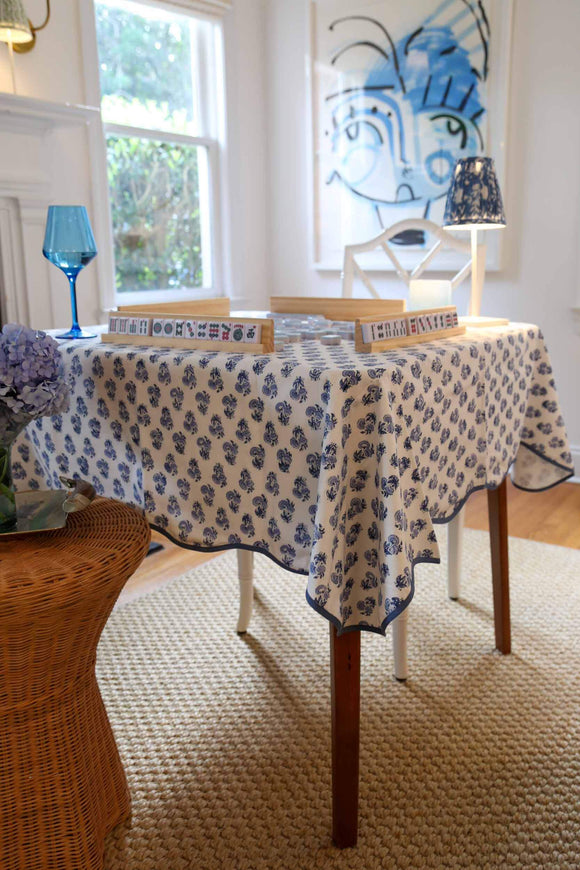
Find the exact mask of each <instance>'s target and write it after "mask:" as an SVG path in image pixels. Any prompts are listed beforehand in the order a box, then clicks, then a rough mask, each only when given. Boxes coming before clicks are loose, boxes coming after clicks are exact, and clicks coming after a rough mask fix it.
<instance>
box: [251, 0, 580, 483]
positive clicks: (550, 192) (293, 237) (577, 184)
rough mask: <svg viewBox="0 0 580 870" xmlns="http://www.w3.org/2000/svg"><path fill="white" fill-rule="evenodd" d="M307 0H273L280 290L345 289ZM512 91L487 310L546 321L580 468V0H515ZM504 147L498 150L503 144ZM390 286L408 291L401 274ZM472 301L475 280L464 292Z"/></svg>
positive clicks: (271, 102) (276, 276)
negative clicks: (318, 170) (321, 235)
mask: <svg viewBox="0 0 580 870" xmlns="http://www.w3.org/2000/svg"><path fill="white" fill-rule="evenodd" d="M308 5H309V4H308V0H291V2H290V0H270V2H269V16H268V73H267V79H268V82H269V92H268V116H269V124H270V126H269V140H270V212H269V225H270V247H271V271H270V287H271V288H272V291H271V292H275V293H277V294H280V295H290V294H305V295H335V294H337V293H339V292H340V276H339V274H338V273H330V274H329V273H327V272H326V273H319V272H316V271H314V270H313V269H312V268H311V265H310V250H311V240H310V230H309V221H308V219H307V215H308V209H309V202H310V176H309V157H308V150H307V143H308V127H307V106H308V92H307V77H306V70H307V67H308V63H307V61H308V50H309V15H308ZM513 24H514V26H513V47H512V73H511V81H510V92H509V117H510V121H509V132H508V154H507V171H506V176H507V183H506V186H505V190H504V197H505V207H506V214H507V220H508V228H507V229H506V230H505V231H504V232H505V234H506V235H505V247H504V252H505V256H504V268H503V269H502V271H501V272H500V273H495V274H494V273H490V274H489V275H488V277H487V280H486V287H485V291H484V299H483V306H482V313H483V314H497V315H504V316H506V317H509V318H511V319H512V320H521V321H528V322H535V323H539V324H541V326H542V328H543V329H544V332H545V335H546V339H547V342H548V348H549V350H550V353H551V357H552V361H553V365H554V371H555V377H556V384H557V386H558V390H559V394H560V398H561V403H562V407H563V412H564V417H565V419H566V423H567V426H568V432H569V436H570V440H571V442H572V444H573V445H577V448H576V450H577V451H578V452H577V455H576V467H577V471H579V472H580V401H579V397H580V393H579V388H578V383H579V380H580V324H579V321H578V319H575V318H574V316H573V314H572V310H571V309H572V307H573V306H575V305H578V304H580V301H579V297H578V285H579V280H580V262H579V258H578V249H579V248H580V244H579V240H580V226H579V219H580V111H579V109H580V52H578V48H577V43H578V34H579V33H580V2H578V0H552V2H549V3H547V2H545V0H516V2H515V10H514V22H513ZM492 156H493V155H492ZM383 287H384V289H385V291H386V292H387V293H388V294H390V295H393V296H402V295H405V291H404V288H402V287H401V285H400V284H399V283H398V282H397V280H396V279H394V278H387V279H383ZM457 299H458V307H459V308H460V309H465V307H466V290H463V292H462V291H461V290H459V291H458V297H457Z"/></svg>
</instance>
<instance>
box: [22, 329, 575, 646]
mask: <svg viewBox="0 0 580 870" xmlns="http://www.w3.org/2000/svg"><path fill="white" fill-rule="evenodd" d="M62 353H63V357H64V360H65V367H66V372H67V376H68V377H69V380H70V384H71V403H70V410H69V412H68V413H67V414H63V415H59V416H57V417H53V418H41V419H39V420H37V421H35V422H34V423H32V424H31V425H30V426H29V427H28V429H27V430H26V431H25V432H24V433H23V434H22V436H21V437H20V439H19V441H18V442H17V445H16V449H15V450H14V456H13V459H14V465H13V472H14V477H15V480H16V482H17V485H18V487H19V488H20V489H30V488H38V487H43V486H49V487H53V486H58V485H59V481H58V477H59V475H61V474H63V475H68V476H78V477H81V478H84V479H86V480H89V481H91V482H92V483H93V485H94V486H95V488H96V490H97V492H98V493H100V494H103V495H106V496H110V497H113V498H117V499H120V500H122V501H125V502H129V503H131V504H134V505H136V506H138V507H140V508H142V509H143V510H144V511H145V513H146V514H147V516H148V518H149V521H150V523H151V524H152V526H153V527H155V528H157V529H159V530H160V531H162V532H164V533H165V534H167V535H168V536H170V537H171V538H173V539H174V540H175V541H176V542H178V543H180V544H181V545H183V546H190V547H192V548H195V549H197V548H203V549H210V550H213V549H222V548H227V547H245V548H249V549H252V550H255V551H258V552H262V553H265V554H267V555H268V556H270V557H271V558H273V559H274V560H275V561H277V562H279V563H280V564H281V565H283V566H284V567H285V568H287V569H289V570H290V571H294V572H297V573H300V574H305V575H307V576H308V583H307V598H308V601H309V603H310V604H311V605H312V606H313V607H314V608H315V609H316V610H318V611H319V612H320V613H322V614H323V615H324V616H325V617H326V618H328V619H330V620H331V621H333V622H334V623H335V624H336V625H337V626H339V628H340V630H350V629H355V628H358V629H367V630H372V631H379V632H381V633H384V632H385V629H386V626H387V624H388V623H389V622H390V621H391V620H392V619H394V618H395V617H396V616H397V615H398V614H399V613H400V612H401V611H402V610H403V609H404V608H405V607H406V606H407V605H408V603H409V602H410V600H411V598H412V595H413V588H414V566H415V565H416V564H418V563H420V562H431V561H438V560H439V549H438V545H437V539H436V535H435V524H437V523H440V522H446V521H448V520H450V519H451V518H452V517H453V516H454V515H455V514H456V513H457V511H458V510H459V509H460V507H461V506H462V504H463V503H464V501H465V500H466V498H467V497H468V496H469V495H470V493H472V492H473V491H475V490H476V489H481V488H483V487H494V486H497V485H499V484H500V483H501V481H502V480H503V478H504V477H505V475H506V474H507V472H508V470H509V469H510V467H511V474H512V479H513V481H514V483H515V484H516V485H518V486H520V487H523V488H526V489H531V490H539V489H545V488H547V487H550V486H553V485H555V484H556V483H559V482H561V481H562V480H565V479H566V478H568V477H570V476H571V475H572V474H573V473H574V472H573V467H572V459H571V455H570V450H569V445H568V440H567V437H566V431H565V426H564V422H563V419H562V416H561V413H560V409H559V404H558V397H557V393H556V388H555V385H554V380H553V375H552V369H551V365H550V360H549V356H548V352H547V350H546V347H545V343H544V339H543V336H542V334H541V331H540V329H539V328H538V327H537V326H531V325H526V324H510V326H509V327H501V328H500V327H494V328H489V329H486V330H477V331H475V330H469V331H468V333H467V334H466V335H464V336H460V337H457V338H454V339H447V340H445V341H437V342H433V343H430V344H422V345H416V346H414V347H409V348H405V349H400V350H396V351H390V352H385V353H380V354H359V353H356V352H355V350H354V346H353V344H352V342H348V341H346V340H345V341H343V342H342V344H341V345H340V346H338V347H326V346H323V345H321V344H320V343H319V342H317V341H308V342H303V343H301V344H292V345H288V346H287V347H286V348H285V349H284V350H283V351H281V352H278V353H274V354H269V355H262V356H250V355H241V354H233V353H224V352H207V351H199V350H194V351H186V350H175V349H153V348H151V347H148V348H147V347H143V348H141V347H127V346H121V345H119V346H116V345H110V344H107V345H105V344H102V343H101V342H100V341H99V340H94V341H78V342H68V343H64V344H63V345H62Z"/></svg>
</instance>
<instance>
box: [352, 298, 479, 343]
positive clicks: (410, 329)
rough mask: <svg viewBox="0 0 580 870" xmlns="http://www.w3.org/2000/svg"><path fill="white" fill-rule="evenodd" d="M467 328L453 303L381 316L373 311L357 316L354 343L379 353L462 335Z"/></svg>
mask: <svg viewBox="0 0 580 870" xmlns="http://www.w3.org/2000/svg"><path fill="white" fill-rule="evenodd" d="M465 331H466V328H465V326H460V325H459V322H458V319H457V309H456V307H455V306H454V305H449V306H447V307H445V308H428V309H425V310H422V311H406V312H405V313H403V314H392V315H388V316H386V317H381V318H379V317H377V315H372V314H371V315H368V316H367V317H359V318H358V320H357V322H356V326H355V333H354V345H355V348H356V350H357V351H360V352H361V353H377V352H379V351H381V350H390V349H391V348H396V347H408V346H409V345H413V344H419V343H421V342H425V341H435V340H437V339H439V338H451V337H452V336H454V335H463V334H464V333H465Z"/></svg>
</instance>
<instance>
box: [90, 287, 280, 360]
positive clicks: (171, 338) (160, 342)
mask: <svg viewBox="0 0 580 870" xmlns="http://www.w3.org/2000/svg"><path fill="white" fill-rule="evenodd" d="M208 303H209V304H208ZM229 312H230V304H229V299H211V300H197V301H195V302H189V303H187V302H181V303H169V304H168V303H165V304H155V305H139V306H122V307H120V308H119V309H117V310H116V311H112V312H110V314H109V331H108V333H105V334H103V335H102V336H101V341H104V342H108V343H111V344H134V345H141V346H153V347H175V348H181V349H184V350H185V349H188V350H223V351H229V352H231V353H256V354H260V353H272V352H273V350H274V321H273V320H271V319H270V318H258V317H237V316H236V317H232V316H231V315H230V313H229Z"/></svg>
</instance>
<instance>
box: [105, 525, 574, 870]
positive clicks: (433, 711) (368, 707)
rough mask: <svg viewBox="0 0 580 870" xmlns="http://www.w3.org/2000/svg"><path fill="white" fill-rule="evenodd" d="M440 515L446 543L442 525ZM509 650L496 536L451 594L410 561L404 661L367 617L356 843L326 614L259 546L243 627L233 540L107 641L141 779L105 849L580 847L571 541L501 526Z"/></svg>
mask: <svg viewBox="0 0 580 870" xmlns="http://www.w3.org/2000/svg"><path fill="white" fill-rule="evenodd" d="M438 536H439V538H440V542H441V544H442V547H441V549H442V552H444V549H445V530H444V529H439V530H438ZM510 560H511V594H512V641H513V654H512V655H510V656H501V655H499V654H498V653H497V652H494V650H493V645H494V644H493V637H494V634H493V609H492V594H491V576H490V557H489V544H488V536H487V534H486V533H484V532H474V531H466V533H465V546H464V565H465V572H464V573H465V578H464V581H463V587H462V594H461V599H460V600H459V601H457V602H452V601H449V600H448V599H447V597H446V591H445V577H446V570H447V568H446V564H445V562H443V563H442V564H441V565H440V566H437V565H434V566H431V565H429V566H427V565H421V566H419V567H418V568H417V570H416V592H415V600H414V602H413V604H412V605H411V608H410V618H409V655H410V668H411V677H410V679H409V680H408V681H407V683H406V684H400V683H397V682H395V681H394V680H393V679H392V677H391V673H392V652H391V636H390V630H389V631H388V635H387V639H386V640H385V639H384V638H382V637H380V636H378V635H371V634H363V638H362V674H361V683H362V697H361V785H360V832H359V844H358V846H357V847H356V848H355V849H353V850H346V851H339V850H337V849H335V848H334V847H333V846H332V844H331V840H330V830H331V801H330V795H331V779H330V698H329V695H330V688H329V686H330V681H329V640H328V634H329V632H328V624H327V622H326V621H325V620H324V619H322V618H321V617H320V616H318V615H317V614H316V613H314V612H313V611H312V610H311V609H310V607H308V605H307V603H306V600H305V597H304V588H305V579H304V578H303V577H300V576H296V575H293V574H289V573H288V572H285V571H283V570H281V569H280V568H278V567H276V566H275V565H274V564H273V563H272V562H271V561H270V560H268V559H267V558H265V557H260V556H256V558H255V586H256V596H255V611H254V616H253V620H252V624H251V627H250V631H249V633H248V634H247V635H245V636H243V637H239V636H238V635H237V634H236V632H235V624H236V617H237V605H238V588H237V563H236V556H235V554H234V553H231V552H229V553H226V554H224V555H222V556H219V557H218V558H216V559H213V560H211V561H210V562H209V563H207V564H204V565H202V566H201V567H199V568H197V569H196V570H194V571H191V572H190V573H189V574H187V575H185V576H183V577H181V578H179V579H178V580H175V581H173V582H171V583H168V584H167V585H166V586H164V587H163V588H160V589H159V590H157V591H155V592H153V593H151V594H149V595H145V596H144V597H143V598H141V599H139V600H137V601H133V602H130V603H129V604H127V605H125V606H124V607H120V608H118V609H117V610H116V611H115V612H114V613H113V615H112V617H111V619H110V620H109V622H108V624H107V627H106V629H105V632H104V634H103V637H102V640H101V643H100V645H99V654H98V676H99V683H100V686H101V691H102V694H103V697H104V701H105V704H106V706H107V710H108V712H109V716H110V719H111V722H112V725H113V728H114V731H115V735H116V738H117V741H118V745H119V749H120V752H121V756H122V759H123V762H124V764H125V769H126V771H127V775H128V779H129V785H130V788H131V792H132V796H133V813H132V818H131V820H130V822H128V823H126V824H123V825H119V826H118V827H117V828H116V829H115V830H114V831H113V832H112V833H111V834H110V835H109V837H108V838H107V843H106V858H105V867H106V870H186V868H187V870H189V868H196V870H214V868H215V870H230V868H232V870H278V868H280V870H281V868H284V870H302V868H304V870H306V868H308V870H310V868H333V870H334V868H336V870H347V868H348V870H351V868H352V870H358V868H361V870H363V868H364V870H375V868H377V870H378V868H381V870H391V868H393V870H395V868H397V870H398V868H405V870H423V868H499V867H501V868H504V867H505V868H514V867H515V868H518V867H535V868H543V870H547V868H569V870H572V868H579V867H580V714H579V699H580V646H579V636H580V551H577V550H571V549H566V548H563V547H554V546H549V545H547V544H540V543H536V542H531V541H523V540H518V539H514V538H510Z"/></svg>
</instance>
